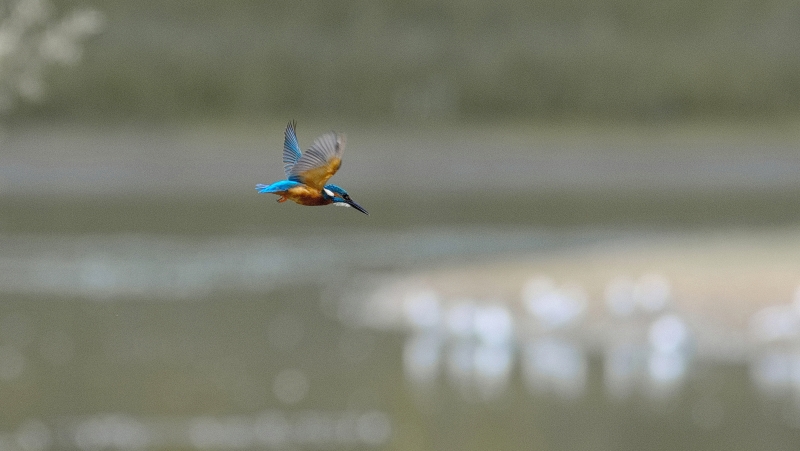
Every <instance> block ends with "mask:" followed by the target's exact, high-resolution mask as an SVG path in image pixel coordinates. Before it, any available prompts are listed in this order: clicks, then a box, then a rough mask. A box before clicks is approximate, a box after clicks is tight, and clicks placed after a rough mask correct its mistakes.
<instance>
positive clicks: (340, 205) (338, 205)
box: [333, 202, 350, 207]
mask: <svg viewBox="0 0 800 451" xmlns="http://www.w3.org/2000/svg"><path fill="white" fill-rule="evenodd" d="M333 205H336V206H337V207H349V206H350V204H348V203H346V202H334V204H333Z"/></svg>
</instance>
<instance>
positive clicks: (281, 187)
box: [256, 121, 369, 215]
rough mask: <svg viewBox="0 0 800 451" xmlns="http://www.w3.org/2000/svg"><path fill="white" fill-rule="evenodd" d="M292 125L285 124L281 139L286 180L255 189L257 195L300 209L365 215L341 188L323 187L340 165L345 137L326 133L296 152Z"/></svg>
mask: <svg viewBox="0 0 800 451" xmlns="http://www.w3.org/2000/svg"><path fill="white" fill-rule="evenodd" d="M296 127H297V123H296V122H295V121H291V122H289V124H288V125H287V126H286V130H285V131H284V133H283V134H284V139H283V171H284V172H285V173H286V180H281V181H278V182H275V183H273V184H271V185H263V184H261V183H259V184H258V185H256V190H258V192H259V193H272V194H277V195H278V196H280V197H278V202H286V201H287V200H291V201H294V202H296V203H298V204H300V205H330V204H333V205H340V206H344V207H353V208H355V209H356V210H358V211H360V212H361V213H364V214H365V215H369V213H367V210H365V209H364V208H363V207H362V206H361V205H358V204H357V203H356V202H355V201H354V200H353V199H351V198H350V195H349V194H347V191H345V190H344V189H343V188H341V187H338V186H336V185H326V184H325V182H327V181H328V179H330V178H331V177H332V176H333V174H336V171H338V170H339V167H341V165H342V152H343V151H344V145H345V136H344V135H343V134H341V133H336V132H328V133H325V134H324V135H322V136H320V137H319V138H317V139H316V140H314V144H312V145H311V147H309V148H308V150H306V151H305V153H302V152H300V145H298V144H297V134H296V133H295V128H296Z"/></svg>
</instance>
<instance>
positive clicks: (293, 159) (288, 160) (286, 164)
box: [283, 121, 302, 177]
mask: <svg viewBox="0 0 800 451" xmlns="http://www.w3.org/2000/svg"><path fill="white" fill-rule="evenodd" d="M296 127H297V122H295V121H291V122H289V125H287V126H286V131H285V132H284V133H283V134H284V139H283V172H285V173H286V177H290V176H291V175H292V168H294V165H295V164H296V163H297V160H299V159H300V157H301V156H302V153H301V152H300V145H299V144H298V143H297V134H296V133H295V128H296Z"/></svg>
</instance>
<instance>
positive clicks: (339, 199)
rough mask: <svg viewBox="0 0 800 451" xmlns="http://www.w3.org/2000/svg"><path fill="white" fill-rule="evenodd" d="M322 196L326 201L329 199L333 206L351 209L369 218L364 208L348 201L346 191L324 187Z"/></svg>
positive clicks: (334, 187)
mask: <svg viewBox="0 0 800 451" xmlns="http://www.w3.org/2000/svg"><path fill="white" fill-rule="evenodd" d="M322 195H323V196H325V197H327V198H328V199H331V200H332V201H333V205H341V206H343V207H353V208H355V209H356V210H358V211H360V212H361V213H364V214H365V215H367V216H369V213H367V210H364V208H363V207H362V206H361V205H358V204H357V203H355V201H354V200H353V199H350V195H349V194H347V191H345V190H344V189H342V188H340V187H338V186H336V185H325V187H324V188H323V189H322Z"/></svg>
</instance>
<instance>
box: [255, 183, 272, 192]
mask: <svg viewBox="0 0 800 451" xmlns="http://www.w3.org/2000/svg"><path fill="white" fill-rule="evenodd" d="M256 190H257V191H258V192H259V193H269V192H270V191H269V185H264V184H262V183H259V184H258V185H256Z"/></svg>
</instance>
